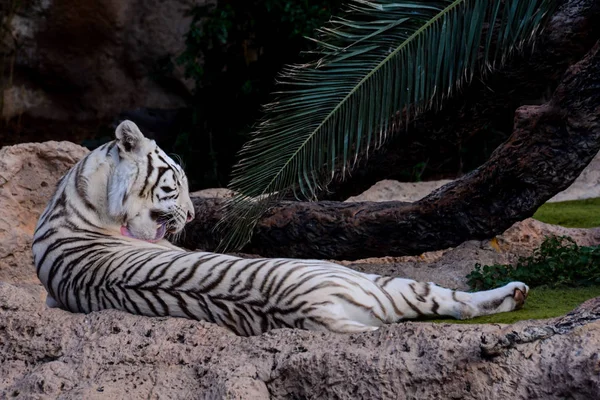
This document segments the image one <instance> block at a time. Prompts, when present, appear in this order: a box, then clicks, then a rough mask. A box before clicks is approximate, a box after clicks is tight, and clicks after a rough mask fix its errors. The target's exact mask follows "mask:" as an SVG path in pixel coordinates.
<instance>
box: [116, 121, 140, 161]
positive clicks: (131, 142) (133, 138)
mask: <svg viewBox="0 0 600 400" xmlns="http://www.w3.org/2000/svg"><path fill="white" fill-rule="evenodd" d="M115 137H116V139H117V145H118V146H119V148H120V149H121V151H124V152H126V153H134V152H137V151H138V150H140V149H141V147H142V143H143V140H144V135H143V134H142V132H141V131H140V129H139V128H138V127H137V125H136V124H134V123H133V122H131V121H129V120H125V121H123V122H121V123H120V124H119V126H117V130H116V131H115Z"/></svg>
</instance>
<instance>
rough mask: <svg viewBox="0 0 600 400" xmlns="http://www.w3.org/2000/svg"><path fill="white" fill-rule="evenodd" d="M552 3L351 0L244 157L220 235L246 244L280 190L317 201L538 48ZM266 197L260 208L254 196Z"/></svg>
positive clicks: (290, 77) (272, 107)
mask: <svg viewBox="0 0 600 400" xmlns="http://www.w3.org/2000/svg"><path fill="white" fill-rule="evenodd" d="M555 3H556V1H553V0H435V1H429V0H404V1H398V0H395V1H394V0H370V1H368V0H351V2H350V4H349V5H348V10H347V12H346V13H345V15H344V16H343V17H338V18H333V19H332V20H331V21H330V22H329V24H328V25H327V26H325V27H323V28H321V29H320V30H318V31H317V37H316V38H315V39H313V40H314V41H315V42H316V43H317V50H316V54H317V57H316V61H314V62H311V63H308V64H303V65H292V66H288V67H287V68H285V69H284V71H283V72H282V73H281V75H280V77H279V82H278V83H279V86H280V87H281V90H280V91H278V92H277V93H275V101H273V102H272V103H271V104H268V105H267V106H265V117H264V118H263V120H262V121H261V122H260V123H259V124H258V126H257V128H256V130H255V132H254V135H253V138H252V139H251V140H250V141H249V142H248V143H247V144H246V145H245V146H244V147H243V149H242V150H241V152H240V157H241V161H240V162H239V163H238V164H237V165H236V166H235V167H234V170H233V174H232V180H231V183H230V185H229V188H230V189H232V190H234V191H236V192H237V193H238V195H237V196H235V197H234V198H233V199H232V200H231V201H230V203H229V204H228V206H227V207H226V212H225V217H224V219H223V220H222V221H221V222H220V224H219V226H218V229H223V230H224V232H225V234H226V238H225V240H224V242H223V243H222V246H221V249H224V248H229V249H231V248H240V247H241V246H243V245H244V244H245V243H246V242H247V241H248V240H249V239H250V237H251V233H252V230H253V229H254V227H255V224H256V221H257V220H258V218H260V216H261V215H262V214H263V213H264V211H265V210H266V209H267V207H268V206H269V204H271V201H273V200H275V199H278V198H279V196H280V195H279V194H280V193H284V192H286V191H289V190H290V189H292V190H294V193H296V194H297V196H298V197H302V198H307V199H314V198H315V197H316V195H317V193H319V192H320V191H321V190H322V189H323V188H324V187H326V185H327V184H328V183H329V182H330V181H331V179H332V178H333V176H334V174H335V173H336V171H340V170H341V173H342V175H343V174H345V173H346V169H347V168H348V167H350V168H351V167H352V166H353V165H354V164H355V163H356V160H357V157H358V156H359V154H365V153H368V151H369V149H370V148H372V147H373V146H380V145H381V144H382V143H383V142H384V141H385V140H386V138H387V136H388V134H389V133H390V132H397V131H399V129H398V128H399V127H400V126H406V123H407V122H408V121H409V120H411V119H412V118H414V117H415V116H417V115H418V114H420V113H421V112H423V111H425V110H428V109H431V108H437V107H440V106H441V104H442V103H443V102H444V101H445V100H446V99H447V98H448V97H450V96H451V95H452V94H453V92H455V91H456V90H457V89H458V88H459V87H460V86H461V85H463V84H464V83H467V82H469V81H470V80H471V79H472V77H473V74H474V73H477V72H480V71H483V70H486V69H491V68H493V67H494V66H496V65H499V64H502V63H503V62H505V60H506V59H507V57H508V56H509V55H510V54H511V53H513V52H514V51H515V50H518V49H520V48H522V47H523V46H524V45H525V44H527V43H529V42H531V40H532V38H533V37H534V35H535V34H536V32H537V31H539V30H540V29H541V27H542V26H543V24H542V23H543V22H544V20H545V19H546V17H547V16H548V15H549V14H550V12H551V11H552V9H553V7H554V6H555ZM257 198H259V199H260V200H256V199H257Z"/></svg>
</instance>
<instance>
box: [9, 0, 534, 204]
mask: <svg viewBox="0 0 600 400" xmlns="http://www.w3.org/2000/svg"><path fill="white" fill-rule="evenodd" d="M47 4H48V3H47V2H45V1H42V0H3V2H2V3H0V6H1V7H2V9H1V12H2V15H3V16H4V18H3V20H4V23H3V24H2V27H1V28H2V30H1V37H2V42H1V43H2V48H1V59H0V62H1V64H0V72H1V76H2V81H1V82H0V89H2V93H4V96H3V98H2V103H0V110H1V111H2V113H1V114H2V119H1V121H0V145H2V146H4V145H11V144H15V143H20V142H33V141H46V140H69V141H73V142H75V143H79V144H82V145H84V146H86V147H88V148H90V149H93V148H94V147H96V146H98V145H100V144H102V143H104V142H106V141H108V140H111V139H112V134H113V131H114V127H115V126H116V124H117V123H118V122H119V121H121V120H122V119H125V118H128V119H131V120H133V121H135V122H136V123H138V125H139V126H140V128H141V129H142V131H143V132H144V134H146V136H149V137H152V138H155V139H156V140H157V142H158V143H159V145H160V146H161V147H163V149H164V150H165V151H167V152H168V153H176V154H178V155H179V156H180V157H181V159H182V161H183V163H184V164H185V167H186V172H187V173H188V175H189V177H190V184H191V186H192V190H197V189H202V188H207V187H221V186H226V185H227V183H228V178H229V173H230V169H231V166H232V165H233V164H234V162H235V161H236V153H237V151H238V150H239V148H240V147H241V145H242V144H243V143H244V142H245V141H246V140H247V139H248V137H249V133H250V132H251V128H252V125H253V123H255V122H256V121H257V120H258V119H259V118H260V116H261V111H260V110H261V109H260V106H261V105H262V104H265V103H267V102H268V100H269V93H271V91H272V90H273V88H274V82H275V78H276V75H277V72H278V71H279V70H280V69H281V67H282V66H283V65H285V64H288V63H296V62H302V60H305V59H306V58H305V57H310V55H307V54H303V52H306V51H309V50H310V49H311V46H312V43H311V42H310V41H309V40H307V39H305V36H311V35H312V34H313V32H314V30H315V29H316V28H317V27H319V26H321V25H322V24H323V23H325V22H326V21H327V20H328V19H329V18H330V16H331V14H332V13H334V12H335V13H339V12H341V8H342V1H340V0H313V1H309V0H220V1H219V2H218V4H214V3H212V2H206V1H203V0H168V1H160V0H123V1H117V0H54V1H52V2H51V5H50V6H48V5H47ZM477 85H479V86H478V89H476V90H475V91H474V92H473V93H475V94H476V93H477V90H482V88H484V87H485V86H484V84H483V83H481V82H475V86H476V87H477ZM475 94H474V95H473V100H472V101H470V100H468V98H469V93H468V92H467V93H465V94H464V96H463V97H464V98H466V99H467V100H463V103H465V102H466V104H467V105H468V106H467V107H466V108H465V105H464V104H463V103H461V105H460V107H455V108H454V109H453V108H452V102H450V105H449V106H448V108H449V109H448V111H446V113H445V114H444V113H443V112H442V113H441V114H435V115H433V114H432V115H426V116H424V118H431V119H436V120H437V122H438V124H437V125H435V124H433V125H427V124H425V126H421V128H420V130H416V131H413V132H411V131H409V132H408V133H405V134H404V135H402V136H401V137H400V138H399V139H397V140H395V141H393V142H390V144H389V149H391V150H388V151H387V152H380V153H376V154H374V155H373V156H372V157H370V159H369V160H370V162H374V163H377V162H381V160H383V159H385V160H389V159H394V168H393V169H390V168H385V167H382V168H380V169H381V170H383V171H387V172H386V173H384V174H380V173H379V175H381V176H379V175H378V176H377V178H381V179H383V178H393V179H401V180H409V181H410V180H428V179H438V178H454V177H457V176H460V175H462V174H464V173H465V172H468V171H470V170H472V169H473V168H475V167H477V166H478V165H480V164H481V163H482V162H484V161H485V160H486V159H487V158H488V157H489V155H490V153H491V152H492V151H493V149H494V148H495V147H496V146H497V145H498V144H499V143H501V142H502V141H503V140H504V139H505V138H506V137H507V135H508V133H509V132H510V130H511V125H512V116H513V111H514V108H515V107H517V106H518V105H519V104H517V103H518V101H516V102H515V101H511V100H510V99H511V96H510V88H505V95H506V98H507V102H508V104H507V107H506V110H505V112H502V113H494V115H492V116H491V117H490V116H489V115H488V116H486V120H485V122H484V123H480V124H478V126H477V129H473V128H472V127H469V128H468V129H462V130H461V129H457V130H455V131H452V132H451V133H450V134H449V133H448V132H447V131H443V132H442V130H443V129H442V128H443V127H446V126H447V120H448V119H451V118H454V117H455V116H457V115H458V114H461V113H462V114H465V113H472V112H474V113H477V112H482V113H484V112H485V104H478V103H477V100H476V99H477V97H475ZM538 97H539V96H538ZM469 102H471V103H472V104H470V105H469ZM513 103H514V104H513ZM474 105H476V106H477V107H479V111H478V110H472V108H471V107H472V106H474ZM424 132H426V134H424ZM354 176H356V177H360V172H357V173H356V174H355V175H354ZM367 183H368V182H367ZM373 183H374V182H373ZM364 185H365V184H362V185H358V186H357V187H356V188H354V187H353V186H350V188H348V187H346V188H345V189H344V190H340V191H339V196H342V197H345V196H347V195H352V194H356V193H353V192H354V191H359V190H362V189H363V186H364ZM359 186H360V187H359ZM339 196H338V197H339ZM333 197H334V198H335V197H336V196H335V195H334V196H333Z"/></svg>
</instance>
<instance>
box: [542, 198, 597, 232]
mask: <svg viewBox="0 0 600 400" xmlns="http://www.w3.org/2000/svg"><path fill="white" fill-rule="evenodd" d="M533 218H535V219H537V220H538V221H542V222H545V223H547V224H554V225H561V226H564V227H567V228H594V227H597V226H600V198H594V199H585V200H573V201H562V202H559V203H546V204H544V205H542V206H541V207H540V208H538V210H537V211H536V213H535V214H534V215H533Z"/></svg>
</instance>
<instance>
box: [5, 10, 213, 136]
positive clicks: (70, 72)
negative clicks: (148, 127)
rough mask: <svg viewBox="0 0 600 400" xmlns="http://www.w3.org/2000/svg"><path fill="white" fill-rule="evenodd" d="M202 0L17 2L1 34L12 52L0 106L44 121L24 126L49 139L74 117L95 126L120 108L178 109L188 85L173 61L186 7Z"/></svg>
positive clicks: (179, 46) (181, 41)
mask: <svg viewBox="0 0 600 400" xmlns="http://www.w3.org/2000/svg"><path fill="white" fill-rule="evenodd" d="M207 1H210V0H175V1H169V2H165V1H159V0H151V1H142V0H125V1H112V0H90V1H75V0H32V1H27V2H22V3H21V5H20V6H19V7H18V8H17V12H16V13H15V15H13V16H12V18H10V17H11V16H9V18H10V19H9V21H10V23H8V24H7V25H8V28H9V29H7V30H6V37H0V43H2V42H5V43H8V44H10V45H11V46H12V47H14V48H15V49H16V52H15V55H16V58H15V63H14V77H13V80H12V85H11V86H8V87H6V88H0V89H5V90H4V94H3V95H4V98H5V99H7V103H6V105H7V106H6V107H5V108H4V110H0V111H3V116H4V117H5V118H13V117H17V116H19V117H23V118H24V120H31V119H33V120H37V121H48V122H51V123H50V124H42V123H41V122H40V123H38V124H37V125H36V124H33V123H25V124H24V125H25V126H26V129H32V130H35V129H37V130H38V131H39V133H40V134H39V135H38V136H40V137H44V138H50V137H51V138H54V139H56V138H58V137H61V138H64V137H65V135H66V133H67V132H62V136H58V135H61V128H62V130H68V127H69V126H70V125H71V124H72V123H73V121H72V119H73V117H75V120H77V122H78V124H79V126H80V127H81V126H82V124H84V123H89V124H90V129H92V128H95V129H98V127H97V125H98V122H99V121H101V122H102V121H104V122H106V121H111V120H112V119H113V118H115V117H116V116H117V115H118V114H119V113H120V112H122V111H126V110H133V109H136V108H139V107H144V108H157V109H177V108H180V107H184V106H185V105H186V99H188V97H189V96H190V95H191V91H192V89H193V86H194V84H193V82H191V81H190V80H188V79H186V78H185V76H184V71H183V68H181V67H179V66H178V65H177V64H176V63H175V62H174V59H175V57H177V56H178V55H179V54H181V52H182V51H183V49H184V48H185V37H184V35H185V34H186V33H187V31H188V29H189V25H190V22H191V16H190V15H188V14H187V11H189V10H190V9H191V8H192V7H193V6H195V5H202V4H205V3H206V2H207ZM2 34H5V32H4V31H3V32H2ZM11 37H14V43H13V41H12V39H9V38H11ZM94 124H95V125H94ZM36 126H38V127H37V128H36ZM40 127H43V128H40ZM23 129H25V128H23ZM43 129H46V130H47V129H52V130H53V131H54V136H50V135H48V134H47V133H45V132H43Z"/></svg>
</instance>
